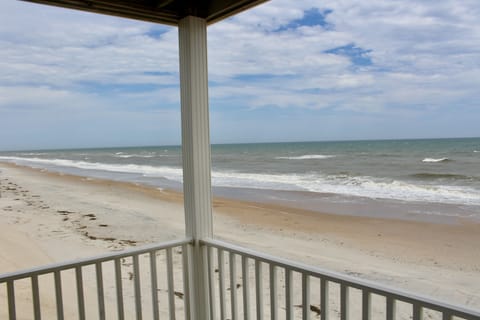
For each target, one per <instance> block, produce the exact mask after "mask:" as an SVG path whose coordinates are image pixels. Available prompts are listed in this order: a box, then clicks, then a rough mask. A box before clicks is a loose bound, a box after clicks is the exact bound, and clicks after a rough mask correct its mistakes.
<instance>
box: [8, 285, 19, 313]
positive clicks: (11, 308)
mask: <svg viewBox="0 0 480 320" xmlns="http://www.w3.org/2000/svg"><path fill="white" fill-rule="evenodd" d="M7 296H8V316H9V319H10V320H16V319H17V314H16V309H15V284H14V282H13V280H10V281H7Z"/></svg>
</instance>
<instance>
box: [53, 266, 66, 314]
mask: <svg viewBox="0 0 480 320" xmlns="http://www.w3.org/2000/svg"><path fill="white" fill-rule="evenodd" d="M53 275H54V278H55V297H56V302H57V320H63V317H64V314H63V295H62V278H61V274H60V271H59V270H57V271H54V272H53Z"/></svg>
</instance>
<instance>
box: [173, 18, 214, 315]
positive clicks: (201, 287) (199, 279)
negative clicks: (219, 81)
mask: <svg viewBox="0 0 480 320" xmlns="http://www.w3.org/2000/svg"><path fill="white" fill-rule="evenodd" d="M178 34H179V37H178V38H179V49H180V50H179V51H180V93H181V106H182V159H183V191H184V205H185V233H186V235H187V237H192V238H193V241H194V245H193V248H192V251H191V257H190V258H191V259H190V264H189V268H190V269H189V275H190V276H191V280H192V282H191V283H190V285H191V290H190V302H191V303H190V308H191V310H190V315H191V317H192V319H194V320H196V319H199V320H206V319H209V318H210V316H209V313H210V310H209V307H208V306H209V294H208V274H207V267H208V266H207V265H208V263H207V261H206V259H205V257H206V255H204V254H203V252H202V250H204V248H202V247H201V246H200V245H199V242H198V241H199V240H201V239H205V238H211V237H212V196H211V173H210V171H211V157H210V129H209V111H208V71H207V23H206V20H205V19H202V18H198V17H193V16H187V17H185V18H183V19H182V20H180V22H179V25H178Z"/></svg>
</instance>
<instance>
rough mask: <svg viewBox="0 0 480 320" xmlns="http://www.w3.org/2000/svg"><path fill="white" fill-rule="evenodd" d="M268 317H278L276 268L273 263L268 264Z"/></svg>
mask: <svg viewBox="0 0 480 320" xmlns="http://www.w3.org/2000/svg"><path fill="white" fill-rule="evenodd" d="M270 318H271V319H272V320H277V319H278V303H277V268H276V266H275V265H274V264H270Z"/></svg>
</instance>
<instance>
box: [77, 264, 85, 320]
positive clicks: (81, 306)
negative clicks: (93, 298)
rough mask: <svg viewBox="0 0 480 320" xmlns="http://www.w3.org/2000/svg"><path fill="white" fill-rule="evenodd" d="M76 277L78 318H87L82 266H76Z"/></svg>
mask: <svg viewBox="0 0 480 320" xmlns="http://www.w3.org/2000/svg"><path fill="white" fill-rule="evenodd" d="M75 279H76V283H77V304H78V319H79V320H85V296H84V292H83V274H82V267H81V266H77V267H75Z"/></svg>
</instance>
